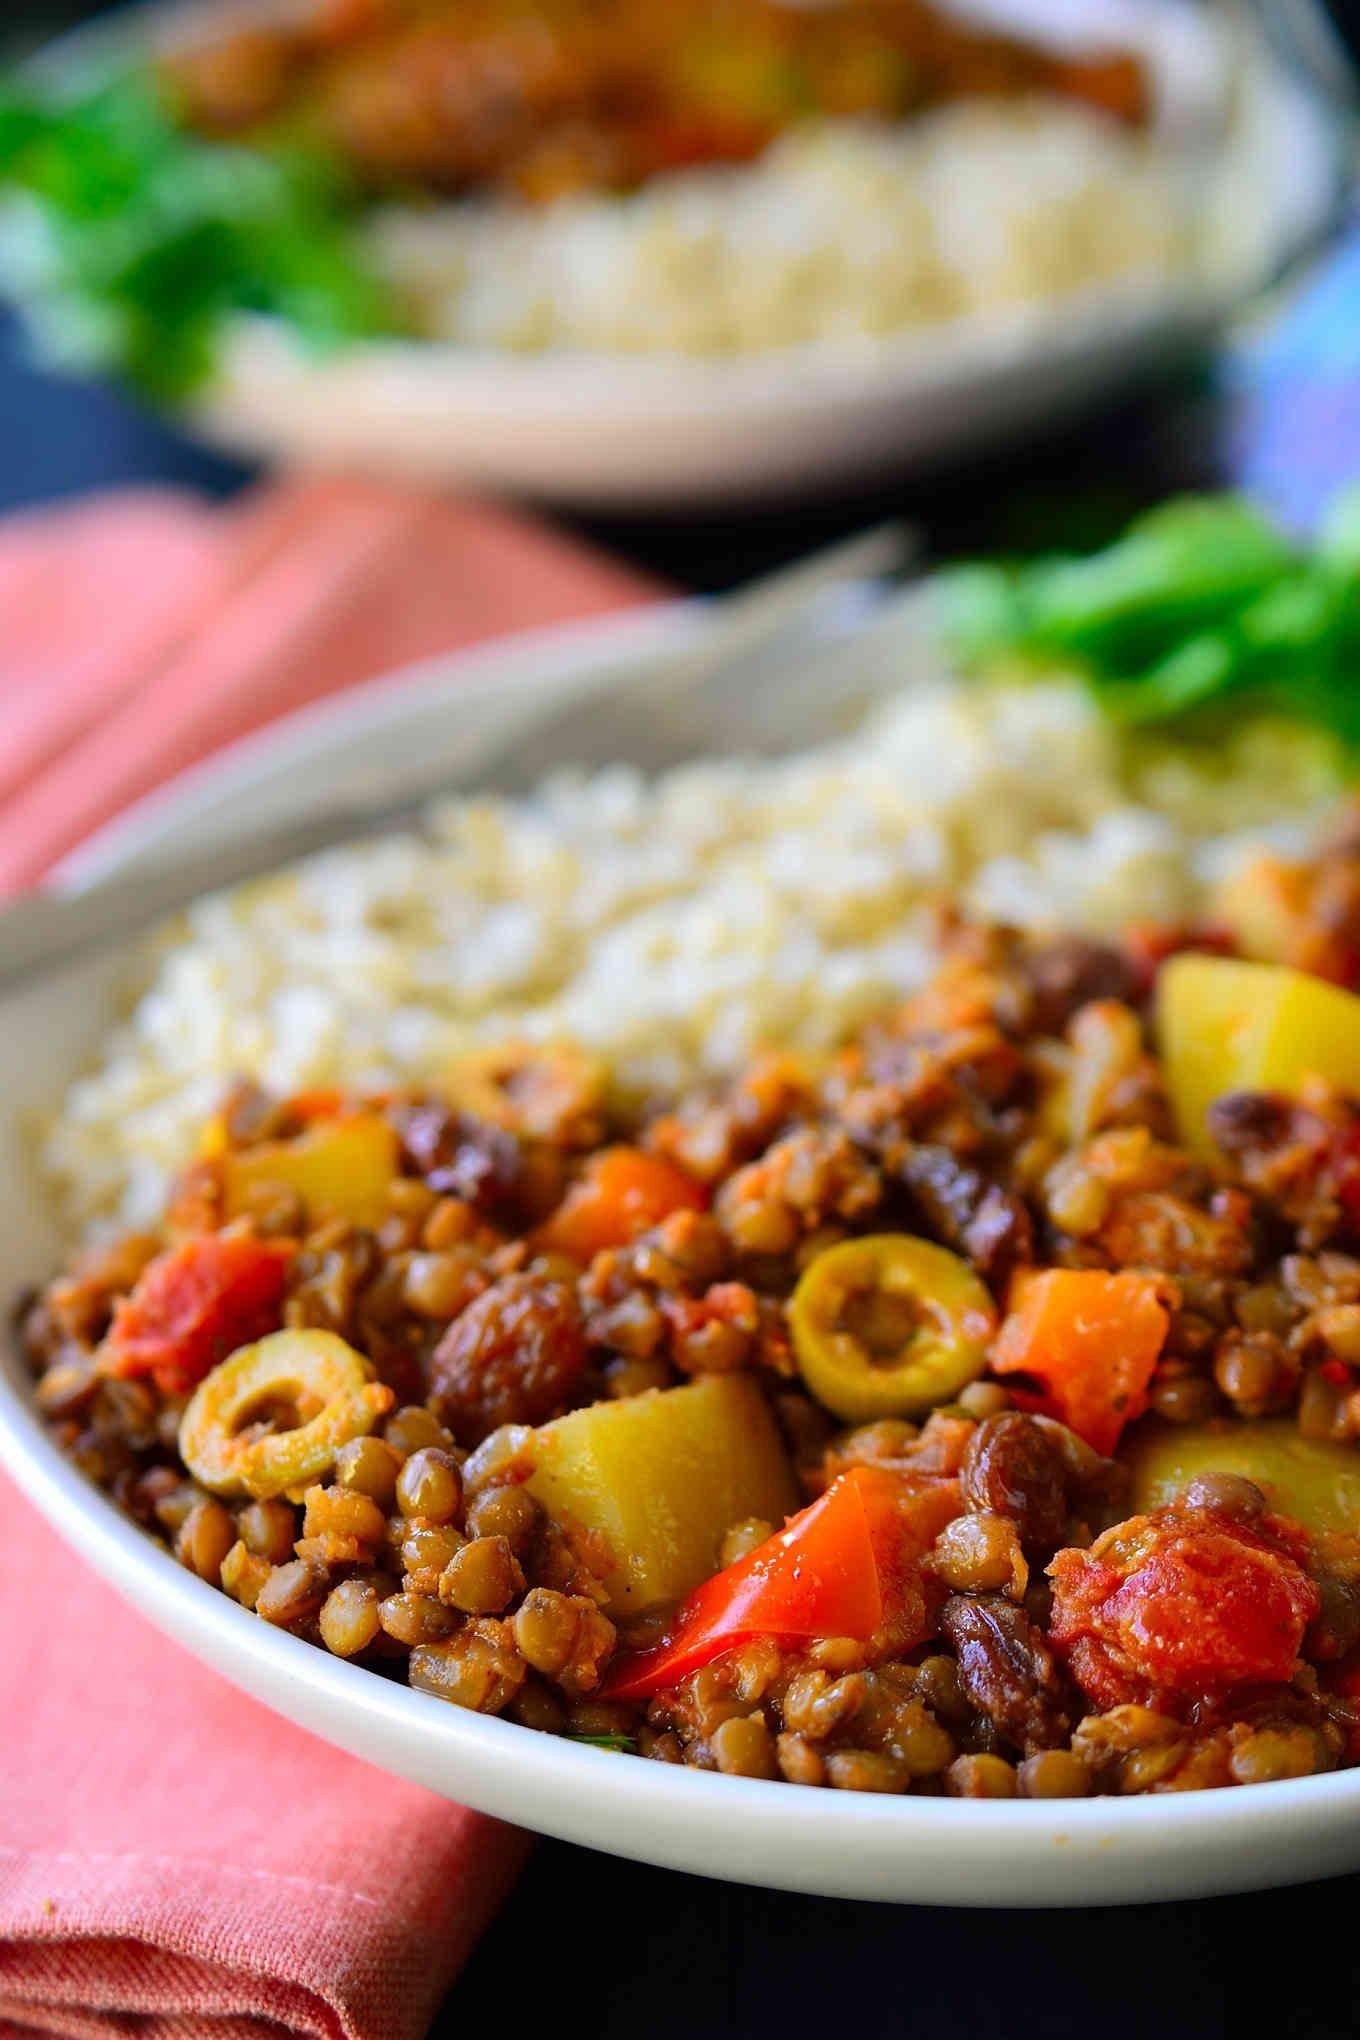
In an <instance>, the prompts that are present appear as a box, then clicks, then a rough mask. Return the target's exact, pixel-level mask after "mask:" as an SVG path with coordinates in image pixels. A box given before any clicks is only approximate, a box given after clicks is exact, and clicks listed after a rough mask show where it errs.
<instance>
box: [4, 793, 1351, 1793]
mask: <svg viewBox="0 0 1360 2040" xmlns="http://www.w3.org/2000/svg"><path fill="white" fill-rule="evenodd" d="M1268 875H1269V874H1265V873H1263V874H1262V881H1263V885H1264V879H1265V877H1266V876H1268ZM1287 876H1288V884H1287V885H1284V884H1283V877H1284V874H1282V873H1280V872H1276V873H1275V877H1276V878H1277V879H1279V880H1280V881H1281V884H1280V885H1277V886H1276V887H1275V894H1273V895H1272V896H1275V895H1278V896H1279V897H1281V898H1287V901H1288V912H1287V913H1284V912H1283V911H1282V910H1281V912H1279V913H1278V914H1277V916H1276V919H1275V921H1274V923H1273V924H1272V927H1271V930H1270V931H1269V941H1268V942H1267V943H1265V944H1263V943H1262V941H1261V939H1260V938H1261V931H1260V927H1259V925H1257V923H1259V916H1258V917H1257V921H1256V922H1254V923H1253V932H1252V939H1251V941H1250V942H1248V941H1247V939H1246V936H1245V934H1243V932H1242V931H1241V930H1239V933H1238V936H1237V937H1236V938H1235V937H1234V936H1233V935H1232V934H1231V933H1230V932H1229V931H1228V930H1226V929H1223V928H1214V929H1198V930H1196V929H1168V928H1140V929H1136V930H1133V931H1130V933H1129V935H1128V937H1127V939H1126V940H1125V941H1124V942H1123V943H1122V944H1119V945H1099V944H1095V943H1093V942H1089V941H1087V940H1085V939H1076V938H1047V939H1040V938H1038V937H1034V936H1024V937H1022V936H1020V935H1018V934H1016V933H1014V932H1012V931H1009V930H1007V929H1004V928H1000V927H994V926H983V925H978V924H968V923H964V922H962V921H955V920H952V919H950V918H949V917H948V916H947V915H943V910H942V918H943V919H944V921H945V926H944V928H943V929H942V935H943V937H944V939H945V961H944V962H943V964H942V966H941V969H940V971H939V973H938V975H937V977H936V978H935V980H934V981H933V982H932V983H931V984H930V985H929V986H928V987H927V988H926V989H925V990H924V991H923V992H921V993H918V994H917V995H915V996H914V997H913V998H912V999H910V1000H909V1001H908V1002H907V1003H906V1004H905V1005H904V1006H902V1007H901V1008H900V1009H898V1010H897V1011H895V1012H892V1013H889V1014H886V1015H884V1016H883V1018H882V1019H881V1020H880V1021H878V1022H877V1023H876V1024H874V1025H872V1026H870V1027H868V1028H866V1029H864V1030H862V1031H861V1033H860V1034H859V1036H858V1037H857V1038H856V1039H855V1040H854V1041H852V1042H851V1043H850V1044H849V1045H848V1046H846V1047H845V1048H844V1049H843V1050H842V1051H840V1052H838V1053H836V1054H833V1055H827V1056H822V1057H816V1058H813V1057H809V1056H805V1055H795V1054H792V1053H787V1052H780V1051H772V1052H770V1053H769V1054H767V1055H766V1056H764V1057H762V1058H760V1059H758V1060H757V1061H756V1062H754V1063H753V1064H752V1065H751V1067H749V1068H748V1069H747V1070H746V1071H745V1072H744V1073H743V1074H742V1075H741V1076H739V1077H738V1078H737V1079H736V1080H734V1081H733V1082H731V1083H729V1084H727V1085H725V1086H724V1087H722V1088H719V1089H714V1090H708V1091H702V1092H695V1093H693V1094H691V1095H689V1096H687V1097H685V1098H682V1099H680V1100H678V1101H677V1100H672V1101H669V1102H668V1103H667V1104H666V1105H665V1107H664V1108H663V1107H660V1106H658V1107H657V1108H656V1109H654V1110H650V1111H643V1112H640V1113H639V1112H636V1111H634V1112H632V1113H631V1114H630V1115H629V1116H628V1117H626V1118H625V1117H624V1116H623V1114H622V1113H621V1111H620V1109H619V1108H618V1107H617V1106H616V1105H615V1104H614V1103H613V1102H612V1100H611V1096H610V1093H609V1090H608V1085H607V1081H606V1072H605V1071H604V1070H603V1068H602V1067H601V1066H600V1065H599V1064H598V1063H597V1062H595V1061H594V1060H593V1059H591V1058H588V1057H586V1056H584V1055H583V1054H580V1053H578V1052H576V1051H574V1050H572V1049H570V1048H569V1047H566V1046H563V1047H560V1048H557V1049H551V1050H549V1049H543V1048H534V1049H530V1048H518V1047H510V1048H507V1049H506V1050H505V1051H503V1052H499V1053H497V1054H496V1055H494V1056H490V1057H484V1058H481V1059H480V1060H479V1061H478V1062H477V1063H476V1064H475V1065H474V1064H469V1065H466V1066H460V1068H459V1069H457V1070H456V1071H453V1072H451V1073H450V1078H449V1081H448V1083H447V1085H446V1086H445V1087H444V1088H443V1089H442V1090H440V1091H439V1092H435V1091H433V1090H430V1091H425V1092H421V1093H405V1092H403V1093H389V1094H386V1095H383V1096H381V1097H377V1096H366V1097H359V1096H349V1095H345V1094H342V1093H339V1092H335V1093H330V1092H328V1093H312V1094H307V1095H303V1096H295V1097H292V1098H288V1099H276V1098H272V1097H269V1096H266V1095H264V1094H263V1093H262V1092H260V1091H259V1090H257V1089H254V1088H252V1087H250V1086H246V1085H241V1086H238V1087H237V1089H236V1090H235V1091H234V1092H233V1093H232V1094H231V1095H230V1096H229V1097H228V1098H227V1099H226V1100H225V1101H224V1103H223V1106H222V1108H221V1110H220V1111H219V1113H218V1114H217V1115H216V1116H215V1117H214V1118H213V1120H212V1121H211V1123H210V1124H209V1125H208V1126H207V1127H206V1128H205V1129H204V1131H203V1135H202V1138H201V1141H200V1144H199V1150H198V1152H197V1154H196V1155H195V1156H194V1157H193V1158H191V1159H189V1160H188V1161H187V1163H186V1166H185V1168H184V1169H183V1171H182V1172H181V1174H180V1176H179V1178H178V1179H177V1181H176V1182H175V1184H174V1185H173V1187H172V1190H171V1194H170V1197H169V1201H168V1205H167V1210H166V1215H165V1218H164V1221H163V1223H162V1225H161V1226H160V1227H159V1228H158V1229H156V1230H153V1231H146V1232H139V1233H133V1234H125V1235H123V1236H121V1237H119V1238H117V1239H114V1240H110V1241H105V1242H103V1243H101V1244H99V1245H97V1246H89V1247H86V1248H85V1249H83V1250H81V1251H80V1252H78V1253H77V1254H75V1255H74V1256H73V1257H72V1259H71V1262H70V1264H69V1266H68V1267H67V1268H66V1269H65V1270H64V1271H63V1272H62V1273H61V1274H60V1275H58V1276H57V1277H56V1279H54V1280H53V1281H51V1282H49V1283H48V1284H47V1285H46V1286H45V1287H44V1288H43V1289H42V1290H41V1291H40V1292H37V1293H35V1294H34V1295H32V1296H31V1297H29V1298H27V1299H25V1300H24V1302H23V1304H22V1306H21V1310H20V1326H21V1336H22V1338H23V1340H24V1343H25V1346H26V1349H27V1353H28V1355H29V1357H30V1360H31V1362H32V1366H33V1370H34V1375H35V1380H36V1387H35V1395H36V1398H37V1402H38V1405H39V1407H40V1409H41V1411H42V1413H43V1415H44V1417H45V1419H46V1421H47V1423H48V1424H49V1426H50V1428H51V1431H52V1434H53V1436H54V1438H55V1439H56V1441H57V1442H58V1443H59V1445H60V1446H61V1447H62V1448H63V1450H64V1451H66V1452H67V1453H68V1454H69V1456H70V1457H71V1458H72V1459H73V1461H74V1462H75V1463H76V1464H77V1465H78V1466H79V1467H80V1469H81V1470H82V1471H83V1472H84V1473H85V1474H86V1475H87V1476H88V1478H89V1479H90V1480H92V1481H93V1482H95V1483H96V1484H97V1485H99V1486H100V1487H101V1488H103V1489H104V1490H106V1491H107V1492H108V1493H109V1494H110V1496H111V1497H112V1498H113V1500H114V1501H115V1502H116V1503H117V1504H118V1505H119V1506H120V1507H122V1508H123V1509H124V1510H125V1511H126V1512H128V1514H129V1515H131V1516H132V1517H133V1518H134V1519H135V1520H136V1521H137V1522H138V1523H140V1524H141V1525H142V1526H143V1527H144V1528H145V1529H146V1530H147V1532H148V1533H149V1534H151V1535H152V1536H154V1537H156V1538H158V1539H160V1540H161V1541H162V1542H163V1543H164V1544H165V1545H166V1546H167V1547H169V1548H170V1549H171V1550H172V1551H173V1552H174V1554H175V1556H176V1557H177V1558H178V1560H179V1561H180V1563H181V1564H182V1565H184V1566H185V1567H187V1568H188V1569H189V1570H191V1571H192V1572H194V1573H195V1574H196V1575H197V1576H198V1577H199V1578H201V1579H202V1580H204V1581H205V1582H207V1583H208V1584H209V1585H211V1586H213V1587H215V1588H219V1589H220V1590H221V1591H223V1592H225V1593H226V1594H228V1595H229V1596H230V1597H231V1598H232V1599H233V1600H235V1601H236V1602H238V1603H239V1604H240V1606H241V1607H242V1608H244V1609H247V1610H250V1611H253V1613H254V1614H255V1615H256V1616H257V1617H258V1618H259V1619H261V1620H263V1621H266V1622H269V1623H271V1624H274V1625H276V1626H279V1627H282V1628H286V1629H289V1630H291V1631H292V1632H294V1633H296V1634H297V1635H300V1636H302V1637H305V1638H307V1639H309V1640H310V1641H312V1642H314V1643H315V1644H317V1645H318V1646H319V1647H321V1648H324V1649H326V1650H329V1651H331V1652H332V1653H334V1654H335V1655H337V1656H340V1657H343V1658H349V1659H355V1660H357V1661H359V1662H360V1663H362V1664H364V1665H365V1666H368V1667H370V1668H371V1669H372V1671H373V1672H375V1673H377V1674H380V1675H384V1676H387V1677H392V1678H398V1679H404V1680H407V1681H409V1683H410V1684H411V1685H412V1686H413V1687H415V1688H417V1689H418V1690H420V1691H422V1692H424V1693H427V1694H430V1695H433V1696H435V1697H436V1698H438V1699H441V1700H443V1701H446V1702H449V1703H451V1704H455V1705H459V1706H463V1707H469V1708H473V1709H476V1710H479V1711H482V1712H486V1713H494V1714H501V1715H505V1716H506V1717H508V1718H510V1719H512V1720H514V1721H516V1722H519V1723H521V1724H523V1725H524V1726H526V1727H532V1728H536V1729H540V1730H545V1731H548V1732H550V1733H555V1734H562V1735H567V1736H570V1737H573V1738H576V1739H578V1740H584V1741H589V1742H593V1743H597V1744H599V1745H601V1746H603V1747H605V1748H609V1749H614V1750H618V1751H620V1752H628V1753H636V1754H638V1755H641V1756H643V1757H646V1758H650V1759H652V1760H655V1761H660V1762H667V1763H675V1764H687V1765H691V1766H695V1767H698V1768H702V1769H707V1770H717V1771H721V1772H729V1773H734V1774H737V1775H741V1776H746V1777H756V1778H770V1779H784V1780H787V1781H788V1782H791V1783H795V1784H803V1785H814V1786H822V1787H829V1788H832V1789H840V1790H854V1791H870V1792H883V1793H927V1794H948V1795H952V1796H957V1797H963V1798H1010V1797H1015V1796H1020V1797H1028V1798H1066V1797H1073V1796H1080V1795H1086V1794H1089V1793H1113V1794H1137V1793H1146V1792H1165V1791H1173V1790H1185V1789H1189V1788H1194V1787H1206V1786H1230V1785H1236V1784H1244V1783H1255V1782H1264V1781H1269V1780H1273V1779H1281V1778H1289V1777H1297V1776H1301V1775H1305V1774H1311V1773H1315V1772H1319V1771H1325V1770H1330V1769H1333V1768H1338V1767H1342V1766H1346V1765H1349V1764H1353V1763H1357V1762H1360V1484H1357V1481H1356V1468H1357V1467H1360V1458H1357V1456H1356V1442H1355V1441H1356V1439H1357V1437H1360V1024H1357V1023H1358V1022H1360V1000H1358V999H1357V994H1356V992H1355V990H1354V989H1353V988H1354V987H1355V985H1356V984H1357V983H1360V914H1358V913H1357V910H1356V905H1355V903H1356V902H1357V901H1360V834H1357V832H1356V830H1355V828H1354V826H1353V824H1351V823H1347V824H1345V825H1343V827H1342V828H1341V829H1340V830H1339V831H1338V832H1337V834H1336V835H1335V836H1334V837H1333V838H1332V839H1330V840H1329V841H1328V842H1327V843H1325V844H1324V845H1323V847H1322V849H1321V850H1320V851H1319V853H1318V854H1317V855H1316V857H1314V858H1313V859H1312V860H1311V861H1310V862H1309V863H1308V864H1307V865H1306V866H1304V865H1299V866H1296V867H1293V868H1291V870H1290V872H1289V873H1288V874H1287ZM1281 888H1282V889H1281ZM1265 891H1266V892H1267V893H1269V892H1270V888H1269V887H1266V888H1265ZM1315 924H1316V925H1315ZM1239 944H1240V945H1241V948H1242V949H1249V950H1250V951H1251V953H1249V954H1243V953H1240V950H1239ZM1263 948H1268V949H1269V950H1270V953H1269V954H1265V953H1263ZM1234 952H1237V953H1234Z"/></svg>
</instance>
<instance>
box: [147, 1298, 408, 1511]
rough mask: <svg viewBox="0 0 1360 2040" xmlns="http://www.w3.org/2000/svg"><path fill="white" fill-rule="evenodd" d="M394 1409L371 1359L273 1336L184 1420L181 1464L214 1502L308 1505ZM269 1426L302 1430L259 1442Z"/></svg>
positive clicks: (224, 1374)
mask: <svg viewBox="0 0 1360 2040" xmlns="http://www.w3.org/2000/svg"><path fill="white" fill-rule="evenodd" d="M394 1400H395V1398H394V1396H393V1394H392V1391H391V1389H390V1388H387V1387H385V1386H384V1385H383V1384H382V1383H381V1382H378V1381H374V1379H373V1369H372V1368H371V1367H370V1365H369V1363H368V1361H367V1360H365V1358H364V1356H363V1354H362V1353H358V1352H356V1351H355V1349H354V1347H353V1346H350V1345H347V1344H346V1342H345V1340H344V1339H341V1338H338V1337H337V1336H336V1334H335V1333H334V1332H319V1331H296V1332H295V1331H287V1332H274V1333H271V1335H270V1336H269V1337H268V1338H267V1339H261V1340H260V1341H259V1342H258V1343H257V1344H256V1345H253V1346H243V1347H242V1348H241V1350H240V1351H239V1352H237V1353H233V1354H232V1356H231V1358H230V1359H229V1360H224V1361H223V1362H222V1363H221V1365H220V1366H218V1367H214V1369H213V1371H212V1373H211V1374H209V1375H208V1377H207V1378H206V1380H204V1381H202V1382H200V1383H199V1385H198V1387H197V1389H196V1390H195V1391H194V1394H193V1396H192V1397H191V1399H190V1401H189V1405H188V1407H187V1409H186V1410H185V1412H184V1415H183V1416H182V1417H181V1419H180V1426H179V1453H180V1458H181V1459H182V1460H183V1461H184V1464H185V1465H186V1466H187V1467H188V1469H189V1471H190V1473H191V1474H192V1475H193V1476H194V1479H195V1480H196V1481H199V1482H201V1483H202V1485H203V1486H204V1487H206V1488H211V1490H212V1491H213V1493H214V1494H218V1495H254V1496H255V1497H256V1498H257V1499H267V1498H269V1497H270V1496H273V1495H284V1494H286V1495H289V1496H290V1497H293V1496H295V1497H296V1498H298V1499H301V1496H302V1493H303V1491H304V1490H305V1489H306V1488H307V1487H308V1486H309V1485H310V1484H311V1483H312V1482H313V1481H319V1480H324V1478H325V1477H326V1475H327V1474H328V1473H329V1472H330V1471H331V1469H332V1468H333V1466H334V1465H335V1455H336V1453H337V1452H338V1451H339V1450H340V1448H341V1446H342V1445H348V1444H350V1443H351V1441H352V1440H353V1439H355V1438H364V1437H367V1435H368V1433H369V1432H370V1431H371V1430H372V1429H373V1427H374V1425H375V1424H377V1423H378V1422H379V1421H380V1420H381V1419H382V1418H383V1417H385V1416H386V1414H387V1412H388V1411H389V1410H390V1409H391V1407H392V1404H393V1401H394ZM270 1416H282V1417H285V1418H287V1417H293V1418H295V1419H296V1422H295V1423H293V1424H292V1425H291V1426H290V1427H288V1428H283V1429H277V1430H266V1431H265V1432H263V1433H262V1434H259V1433H257V1432H256V1431H255V1429H254V1427H255V1425H257V1424H258V1423H259V1422H260V1421H261V1420H262V1419H264V1418H266V1417H270Z"/></svg>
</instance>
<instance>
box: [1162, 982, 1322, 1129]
mask: <svg viewBox="0 0 1360 2040" xmlns="http://www.w3.org/2000/svg"><path fill="white" fill-rule="evenodd" d="M1157 1031H1158V1035H1159V1037H1160V1041H1161V1049H1162V1056H1163V1058H1164V1060H1165V1063H1166V1076H1167V1085H1168V1088H1169V1090H1170V1093H1171V1102H1172V1105H1173V1107H1174V1109H1175V1113H1176V1119H1177V1123H1178V1125H1179V1127H1180V1131H1181V1135H1182V1137H1183V1138H1184V1139H1185V1140H1186V1141H1188V1142H1189V1143H1190V1144H1191V1145H1192V1146H1195V1147H1199V1148H1204V1147H1207V1146H1208V1145H1209V1139H1208V1134H1207V1131H1206V1127H1205V1121H1206V1119H1207V1116H1208V1111H1209V1107H1210V1106H1211V1105H1212V1104H1213V1102H1214V1100H1215V1099H1216V1098H1222V1097H1224V1096H1225V1095H1226V1094H1227V1093H1228V1092H1229V1091H1286V1092H1289V1093H1297V1092H1298V1091H1299V1090H1300V1089H1301V1087H1302V1085H1303V1084H1304V1082H1305V1080H1306V1079H1307V1078H1309V1077H1316V1078H1320V1079H1321V1080H1322V1081H1323V1082H1324V1083H1327V1084H1333V1085H1335V1086H1336V1087H1337V1089H1339V1090H1343V1091H1350V1092H1353V1093H1355V1094H1356V1095H1357V1096H1360V998H1357V997H1356V996H1355V994H1354V993H1353V992H1343V991H1342V990H1341V989H1340V988H1339V987H1338V986H1336V985H1330V984H1327V983H1325V982H1324V980H1323V979H1321V978H1315V977H1309V976H1308V975H1307V973H1306V972H1304V971H1301V970H1288V969H1285V968H1284V967H1283V966H1281V965H1277V964H1268V963H1238V962H1236V961H1235V960H1233V959H1232V958H1229V957H1223V956H1193V955H1186V956H1173V957H1172V958H1171V960H1170V962H1169V963H1167V964H1165V965H1164V966H1163V968H1162V972H1161V976H1160V978H1159V980H1158V987H1157Z"/></svg>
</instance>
